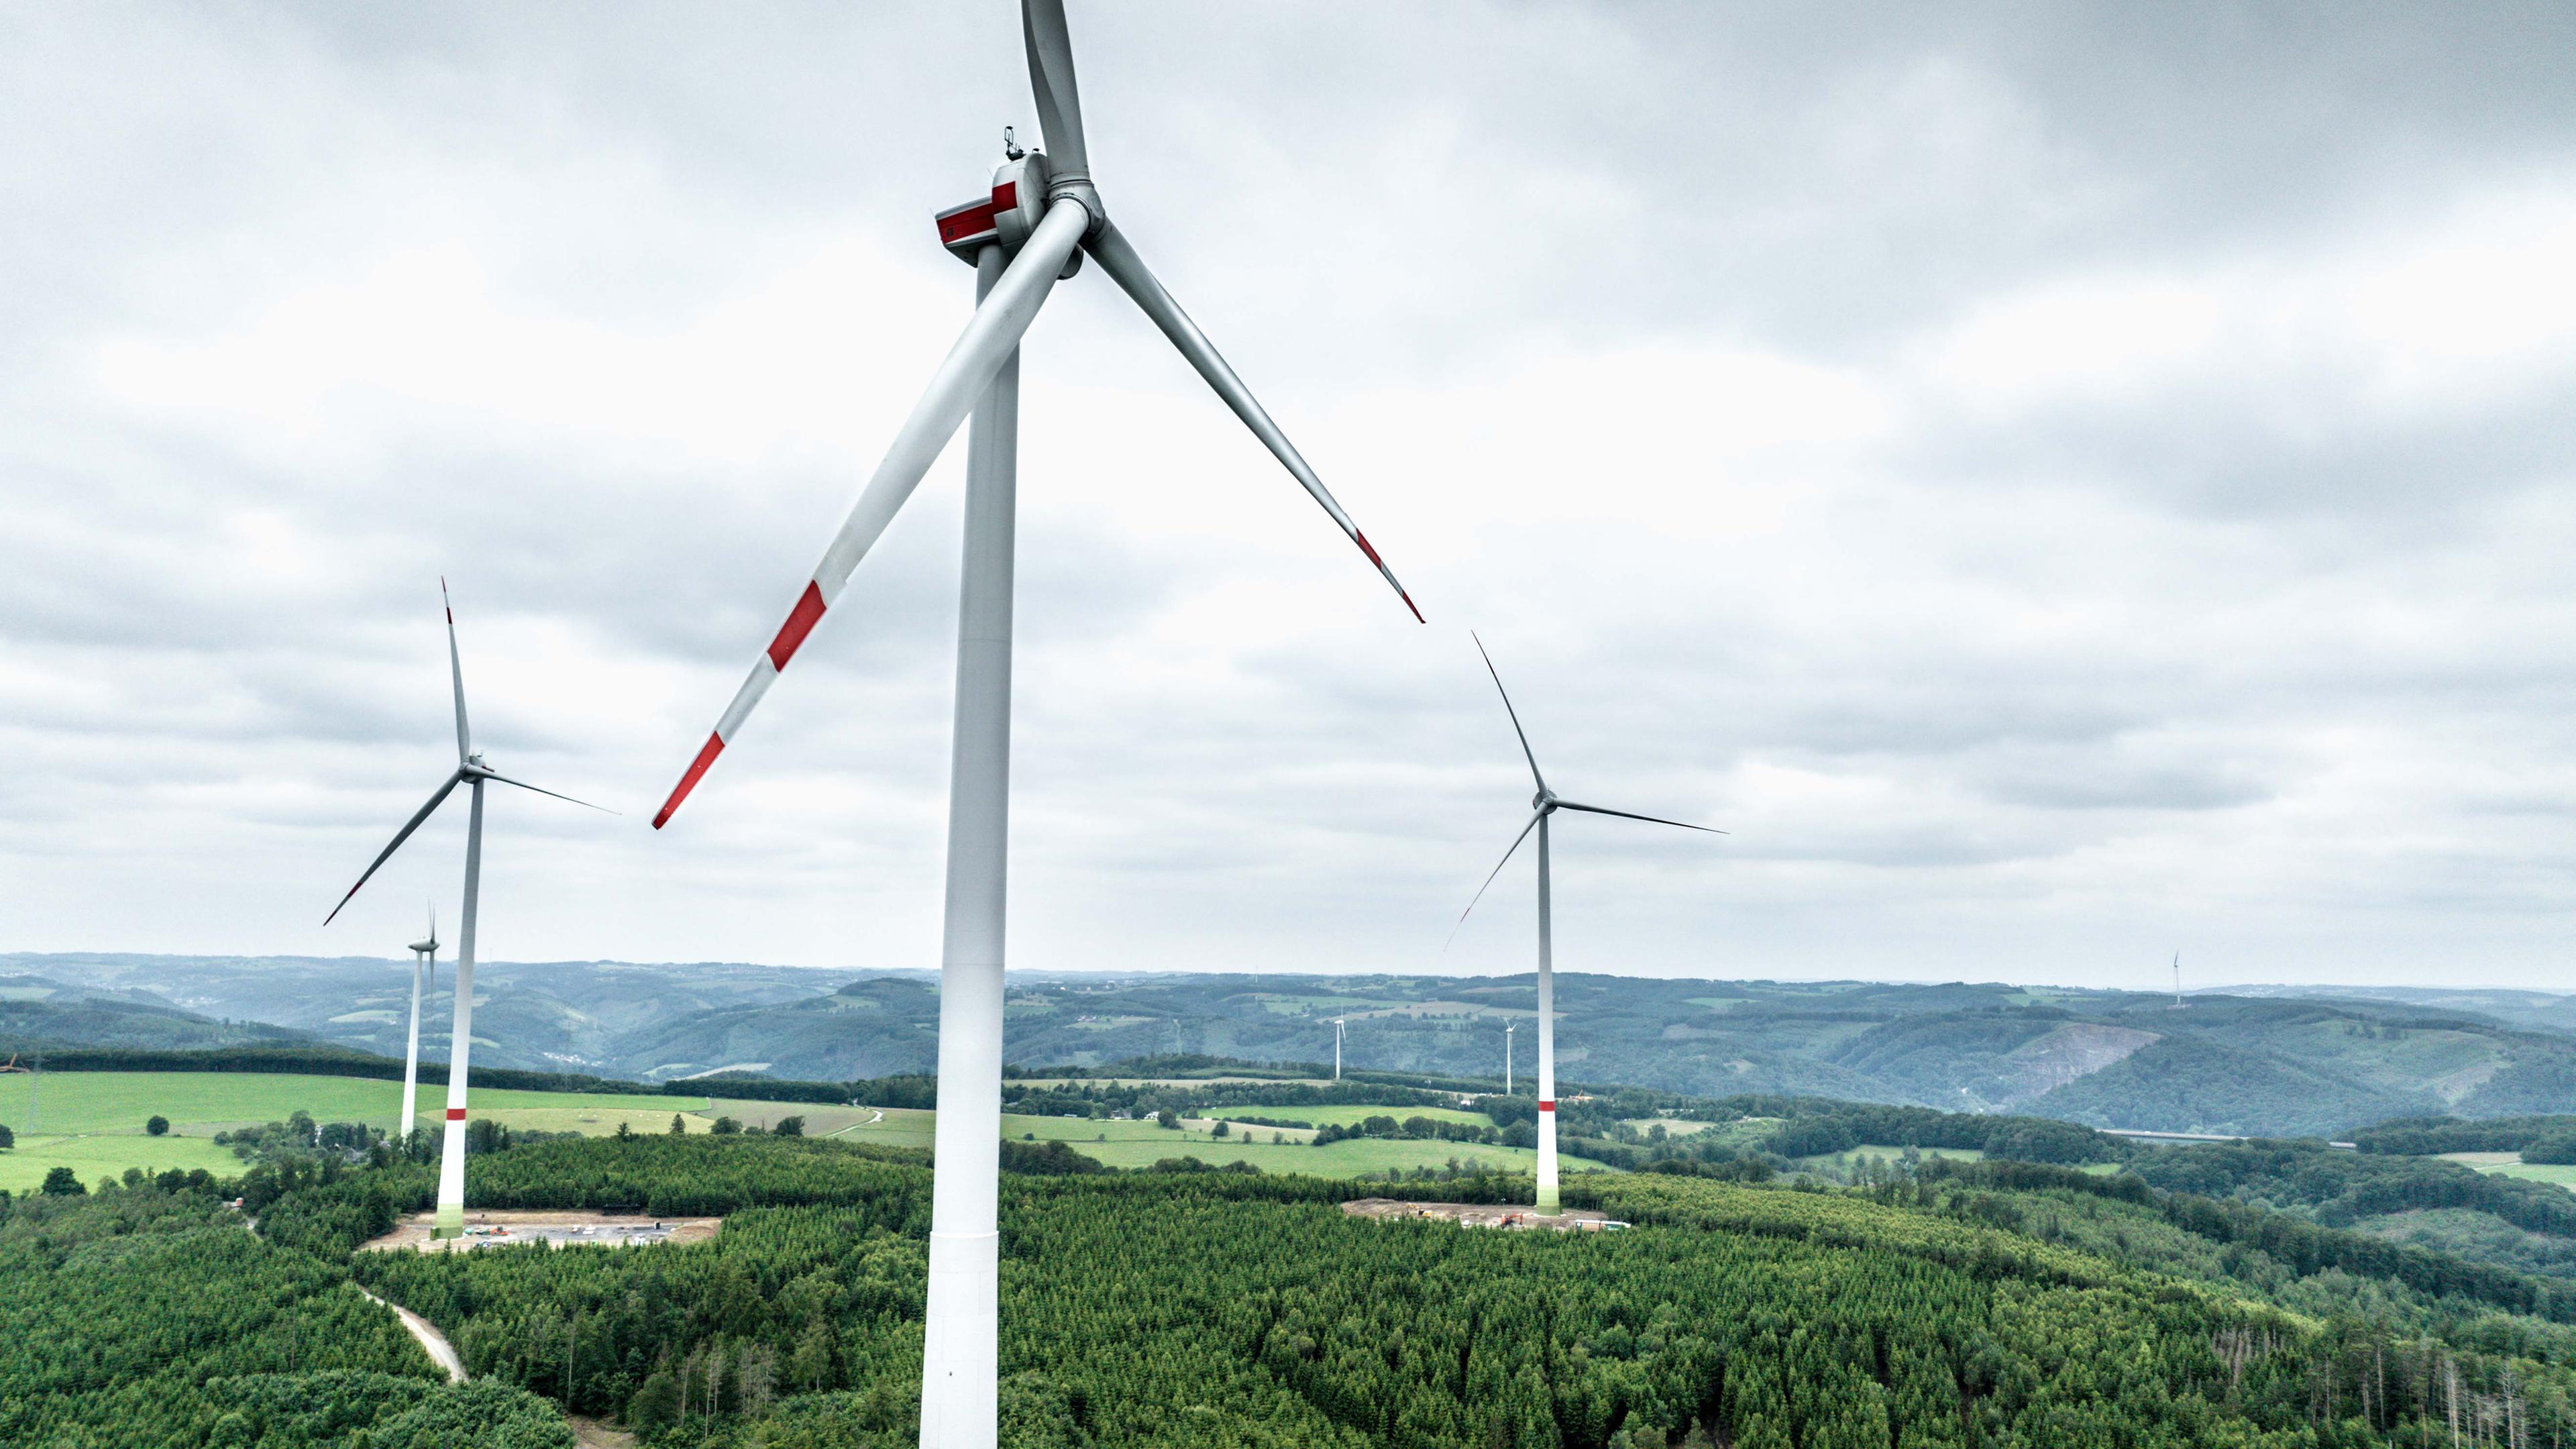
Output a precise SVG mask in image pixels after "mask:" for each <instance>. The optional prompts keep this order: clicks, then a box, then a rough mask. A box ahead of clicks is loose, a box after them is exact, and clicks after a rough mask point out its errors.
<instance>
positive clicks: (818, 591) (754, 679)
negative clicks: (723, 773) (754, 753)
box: [653, 579, 830, 830]
mask: <svg viewBox="0 0 2576 1449" xmlns="http://www.w3.org/2000/svg"><path fill="white" fill-rule="evenodd" d="M829 608H830V605H828V604H825V603H824V602H823V586H822V585H821V584H820V583H818V582H816V581H814V580H812V579H808V580H806V581H805V592H803V593H801V594H798V595H797V596H796V606H795V607H794V608H792V609H789V610H788V611H787V622H786V623H783V624H781V625H779V626H778V632H777V634H776V635H774V636H772V637H771V639H770V641H769V647H768V648H767V649H764V650H762V651H761V655H760V658H758V659H756V660H754V661H752V666H751V677H750V678H748V679H746V680H744V681H743V682H742V687H741V688H740V689H738V690H735V691H734V696H733V703H732V704H731V705H729V706H727V707H726V709H725V714H724V718H723V719H721V720H719V721H717V723H716V727H715V728H714V729H712V730H709V731H708V732H707V742H706V743H705V744H703V745H700V746H698V754H697V758H695V759H693V760H691V761H689V768H688V769H687V770H686V771H684V772H682V773H681V775H680V783H679V784H677V785H674V786H672V787H671V798H670V799H668V800H665V801H663V802H662V808H661V809H660V810H659V811H657V812H656V813H655V814H654V816H653V828H654V829H656V830H659V829H661V828H662V827H663V825H664V824H666V823H668V822H669V820H670V818H671V814H672V812H674V811H676V810H678V809H679V808H680V802H681V801H683V800H686V799H688V798H689V792H690V791H692V790H694V789H696V788H698V781H699V780H701V779H703V778H705V776H706V773H707V767H708V766H710V765H712V764H714V763H715V762H716V756H718V755H720V754H723V753H724V747H725V731H726V730H728V729H731V730H736V731H739V730H740V729H741V728H742V722H743V721H744V720H745V719H747V718H749V717H750V715H751V707H752V706H753V705H755V704H757V703H759V702H760V697H761V696H762V695H763V694H766V693H767V692H768V690H769V685H770V683H771V682H772V681H774V680H775V679H777V677H778V676H779V675H780V674H782V673H784V672H785V671H786V669H787V661H789V660H790V659H793V658H795V657H796V651H797V650H798V649H800V648H803V647H804V644H805V639H806V636H808V635H810V634H812V633H813V632H814V626H815V625H816V624H819V623H821V622H822V620H823V615H824V613H825V612H826V611H827V610H828V609H829ZM764 666H766V673H765V675H764Z"/></svg>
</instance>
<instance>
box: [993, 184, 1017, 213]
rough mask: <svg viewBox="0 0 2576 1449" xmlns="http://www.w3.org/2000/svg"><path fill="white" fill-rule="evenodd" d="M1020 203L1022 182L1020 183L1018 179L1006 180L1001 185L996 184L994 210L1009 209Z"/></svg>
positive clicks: (1002, 210)
mask: <svg viewBox="0 0 2576 1449" xmlns="http://www.w3.org/2000/svg"><path fill="white" fill-rule="evenodd" d="M1019 204H1020V184H1019V183H1018V182H1016V181H1005V182H1003V183H1002V184H1001V185H999V186H996V187H994V188H993V210H994V211H996V212H1004V211H1009V210H1010V209H1011V208H1013V207H1015V206H1017V205H1019Z"/></svg>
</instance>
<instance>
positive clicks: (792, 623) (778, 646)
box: [769, 579, 823, 669]
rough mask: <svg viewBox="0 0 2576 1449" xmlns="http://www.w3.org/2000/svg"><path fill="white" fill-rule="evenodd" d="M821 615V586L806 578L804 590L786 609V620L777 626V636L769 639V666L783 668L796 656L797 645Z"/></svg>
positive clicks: (803, 640)
mask: <svg viewBox="0 0 2576 1449" xmlns="http://www.w3.org/2000/svg"><path fill="white" fill-rule="evenodd" d="M822 617H823V586H822V585H820V584H817V583H815V582H814V581H813V580H811V579H808V580H806V581H805V592H804V593H802V594H799V595H797V596H796V607H795V608H793V609H790V610H788V611H787V622H786V623H784V624H781V625H779V626H778V637H777V638H775V639H772V640H770V641H769V667H770V668H772V669H785V668H786V667H787V661H788V660H790V659H793V658H795V657H796V649H797V646H799V645H801V644H803V643H804V642H805V636H806V635H808V634H811V633H813V632H814V624H815V621H816V620H819V619H821V618H822Z"/></svg>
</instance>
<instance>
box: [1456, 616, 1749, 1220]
mask: <svg viewBox="0 0 2576 1449" xmlns="http://www.w3.org/2000/svg"><path fill="white" fill-rule="evenodd" d="M1468 637H1469V638H1475V636H1474V635H1473V634H1472V633H1471V634H1469V635H1468ZM1476 653H1477V654H1478V655H1479V656H1480V657H1482V658H1483V659H1484V661H1485V672H1486V673H1487V674H1491V675H1493V676H1494V692H1495V693H1497V694H1500V695H1502V697H1503V713H1505V714H1507V715H1510V716H1511V720H1512V733H1513V734H1515V735H1518V736H1519V737H1520V742H1521V758H1523V759H1525V760H1527V761H1529V767H1530V779H1532V780H1533V781H1535V782H1537V784H1538V793H1537V794H1536V795H1534V796H1532V797H1531V798H1530V805H1531V807H1532V808H1531V814H1530V818H1529V823H1528V824H1526V825H1523V826H1522V827H1521V833H1520V834H1518V835H1515V836H1513V837H1512V843H1511V845H1510V846H1509V847H1508V848H1507V849H1505V850H1504V851H1503V858H1502V859H1501V860H1499V861H1496V862H1495V863H1494V869H1493V871H1492V873H1491V874H1489V875H1487V876H1486V877H1485V884H1484V885H1480V886H1478V887H1476V894H1475V896H1474V897H1473V898H1472V899H1470V900H1469V901H1468V902H1467V909H1466V910H1464V911H1460V912H1459V913H1458V923H1459V925H1465V924H1466V921H1467V915H1468V912H1470V911H1473V910H1475V909H1476V902H1477V901H1481V900H1483V899H1484V898H1485V890H1486V888H1487V887H1488V886H1491V885H1492V884H1493V883H1494V877H1495V876H1498V875H1501V874H1502V873H1503V867H1504V866H1506V865H1509V864H1511V861H1512V852H1513V851H1517V850H1519V849H1520V848H1521V842H1522V841H1524V840H1527V839H1529V833H1530V832H1531V831H1533V830H1535V831H1537V832H1538V1203H1537V1207H1538V1212H1539V1215H1540V1216H1541V1217H1554V1216H1556V1211H1557V1199H1556V958H1555V943H1554V941H1553V939H1552V937H1553V931H1552V927H1551V923H1550V907H1549V901H1548V876H1547V821H1548V817H1549V816H1551V815H1554V814H1555V813H1556V812H1557V811H1559V810H1578V811H1581V812H1582V813H1584V814H1586V815H1616V816H1618V817H1619V818H1620V819H1622V820H1643V821H1646V822H1647V823H1649V824H1653V825H1679V826H1681V828H1682V829H1684V830H1698V831H1704V832H1706V833H1708V834H1710V835H1724V834H1725V833H1726V832H1725V831H1723V830H1713V829H1710V828H1709V827H1708V826H1705V825H1689V824H1685V823H1683V822H1682V821H1679V820H1666V819H1664V818H1663V817H1661V816H1658V815H1638V814H1634V813H1631V812H1629V811H1626V810H1611V809H1607V808H1605V807H1603V806H1599V805H1578V804H1576V803H1575V802H1574V801H1572V800H1565V799H1560V798H1558V796H1557V793H1556V792H1555V791H1554V790H1551V789H1549V788H1548V787H1547V777H1546V776H1545V775H1542V774H1540V773H1539V772H1538V756H1537V755H1535V754H1533V753H1531V751H1530V742H1529V736H1528V735H1527V734H1526V733H1524V732H1523V731H1522V729H1521V717H1520V712H1519V711H1518V710H1515V709H1513V708H1512V696H1511V694H1510V692H1509V691H1507V690H1505V689H1504V688H1503V676H1502V675H1500V674H1498V673H1495V670H1494V659H1493V656H1492V655H1490V654H1486V653H1485V641H1484V640H1482V639H1477V640H1476ZM1449 934H1450V935H1451V937H1452V938H1455V937H1456V935H1457V934H1458V928H1457V926H1452V927H1450V928H1449Z"/></svg>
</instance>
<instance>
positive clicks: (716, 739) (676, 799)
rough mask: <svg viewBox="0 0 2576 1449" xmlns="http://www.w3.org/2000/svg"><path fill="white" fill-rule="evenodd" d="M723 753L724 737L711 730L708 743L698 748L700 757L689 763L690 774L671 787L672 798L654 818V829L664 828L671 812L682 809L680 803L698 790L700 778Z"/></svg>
mask: <svg viewBox="0 0 2576 1449" xmlns="http://www.w3.org/2000/svg"><path fill="white" fill-rule="evenodd" d="M723 753H724V736H722V735H719V734H717V733H716V732H715V731H713V730H709V731H708V732H707V742H706V743H705V744H703V745H700V746H699V747H698V757H697V758H696V759H694V760H691V761H689V770H688V773H687V774H685V775H682V776H681V777H680V783H679V784H677V785H674V786H672V787H671V798H670V799H668V800H665V801H663V802H662V813H660V814H659V815H656V816H654V817H653V828H654V829H656V830H659V829H661V828H662V823H663V822H664V821H666V820H669V819H670V818H671V812H672V811H674V810H677V809H679V808H680V802H681V801H683V800H686V799H688V798H689V792H690V791H691V790H694V789H696V788H698V778H699V777H700V776H702V775H704V774H706V772H707V766H709V765H712V764H714V763H715V762H716V756H718V755H721V754H723Z"/></svg>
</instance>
